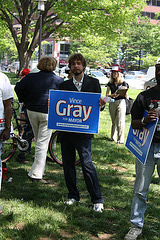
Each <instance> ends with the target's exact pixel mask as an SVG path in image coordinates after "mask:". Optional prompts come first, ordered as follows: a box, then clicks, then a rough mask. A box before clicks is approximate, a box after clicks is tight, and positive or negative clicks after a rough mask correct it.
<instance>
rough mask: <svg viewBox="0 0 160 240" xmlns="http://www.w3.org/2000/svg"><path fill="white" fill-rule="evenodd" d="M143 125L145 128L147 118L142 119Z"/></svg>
mask: <svg viewBox="0 0 160 240" xmlns="http://www.w3.org/2000/svg"><path fill="white" fill-rule="evenodd" d="M141 123H142V125H143V126H145V125H146V123H145V117H143V118H142V119H141Z"/></svg>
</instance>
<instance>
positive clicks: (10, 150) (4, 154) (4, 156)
mask: <svg viewBox="0 0 160 240" xmlns="http://www.w3.org/2000/svg"><path fill="white" fill-rule="evenodd" d="M16 148H17V140H16V138H15V137H11V138H10V139H8V140H6V141H4V142H3V145H2V151H1V160H2V162H6V161H8V160H9V159H10V158H11V157H12V156H13V154H14V153H15V151H16Z"/></svg>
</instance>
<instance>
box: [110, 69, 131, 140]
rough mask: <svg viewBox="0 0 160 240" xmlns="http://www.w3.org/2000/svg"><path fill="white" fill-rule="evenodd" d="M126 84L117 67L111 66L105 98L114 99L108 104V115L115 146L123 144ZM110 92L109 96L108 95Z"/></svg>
mask: <svg viewBox="0 0 160 240" xmlns="http://www.w3.org/2000/svg"><path fill="white" fill-rule="evenodd" d="M127 89H128V84H127V83H126V82H125V81H124V79H123V77H122V75H121V70H120V68H119V67H118V66H113V67H112V70H111V77H110V81H109V82H108V84H107V90H106V97H108V96H111V97H112V98H114V99H115V101H114V102H110V103H109V113H110V116H111V121H112V127H111V141H115V142H117V144H123V143H124V130H125V115H126V102H125V98H126V95H127ZM110 92H111V95H109V93H110Z"/></svg>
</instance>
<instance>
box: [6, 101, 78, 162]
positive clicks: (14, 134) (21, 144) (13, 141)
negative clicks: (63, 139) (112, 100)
mask: <svg viewBox="0 0 160 240" xmlns="http://www.w3.org/2000/svg"><path fill="white" fill-rule="evenodd" d="M18 109H19V102H18V101H16V100H15V99H14V100H13V101H12V128H11V133H10V139H9V140H7V141H4V142H3V146H2V155H1V159H2V162H7V161H8V160H9V159H11V158H12V157H13V155H14V153H15V151H16V149H17V147H18V149H19V151H20V152H27V150H28V149H29V142H30V141H31V140H32V139H33V138H34V135H33V132H32V130H31V131H28V132H27V133H26V134H25V139H24V138H23V135H22V134H21V133H22V130H23V129H24V128H27V127H28V125H29V124H30V123H29V121H28V120H27V119H21V118H18V116H17V110H18ZM21 122H23V124H20V123H21ZM14 125H15V127H14ZM48 152H49V154H50V156H48V155H47V159H48V160H50V161H53V162H56V163H58V164H59V165H60V166H63V162H62V156H61V146H60V141H59V138H58V131H53V133H52V136H51V139H50V141H49V146H48ZM79 163H80V160H77V161H76V162H75V165H77V164H79Z"/></svg>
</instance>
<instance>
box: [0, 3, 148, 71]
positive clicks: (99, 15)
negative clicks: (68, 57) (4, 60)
mask: <svg viewBox="0 0 160 240" xmlns="http://www.w3.org/2000/svg"><path fill="white" fill-rule="evenodd" d="M144 3H145V0H119V1H115V0H112V1H111V0H101V1H97V0H92V1H89V0H47V2H46V3H45V11H43V12H42V28H43V31H42V40H44V39H47V38H48V37H49V36H52V37H54V38H55V39H57V40H58V39H60V38H64V37H66V36H67V37H71V36H72V37H73V38H74V39H76V38H78V37H80V36H82V35H83V33H84V32H87V33H88V35H93V36H94V35H95V34H98V35H99V36H105V37H106V39H116V40H118V38H119V37H120V34H119V33H123V32H124V30H127V29H128V26H129V22H134V21H135V19H136V18H137V15H138V14H139V12H140V11H141V10H142V8H143V7H144ZM135 6H136V7H135ZM37 8H38V7H37V1H36V0H7V1H4V0H0V18H1V19H2V20H3V21H5V22H6V24H7V27H8V29H9V30H10V32H11V34H12V37H13V39H14V42H15V45H16V48H17V51H18V57H19V61H20V70H21V69H22V68H24V67H28V65H29V61H30V59H31V56H32V54H33V52H34V49H35V48H36V47H37V46H38V42H39V33H40V29H39V23H40V17H39V12H38V9H37ZM15 23H16V24H17V27H16V29H15V25H14V24H15Z"/></svg>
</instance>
